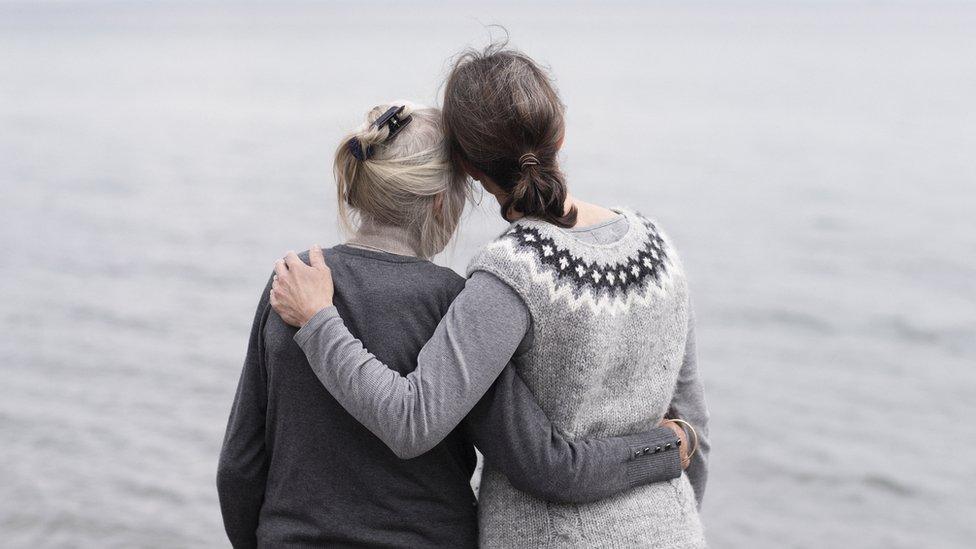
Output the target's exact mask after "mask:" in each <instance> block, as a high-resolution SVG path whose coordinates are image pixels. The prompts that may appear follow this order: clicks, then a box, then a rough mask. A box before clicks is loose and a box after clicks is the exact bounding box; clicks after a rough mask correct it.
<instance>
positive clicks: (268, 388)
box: [217, 246, 680, 547]
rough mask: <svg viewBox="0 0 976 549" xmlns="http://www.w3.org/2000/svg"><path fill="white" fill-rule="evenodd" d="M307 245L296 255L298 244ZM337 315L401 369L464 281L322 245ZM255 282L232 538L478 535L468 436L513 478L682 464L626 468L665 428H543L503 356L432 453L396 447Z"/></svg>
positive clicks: (666, 433) (563, 487)
mask: <svg viewBox="0 0 976 549" xmlns="http://www.w3.org/2000/svg"><path fill="white" fill-rule="evenodd" d="M303 258H304V257H303ZM326 260H327V261H328V263H329V266H330V267H331V269H332V273H333V277H334V278H335V281H336V287H337V292H336V296H335V304H336V307H337V309H338V311H339V312H340V313H341V314H342V318H343V319H344V321H345V323H346V326H347V327H348V329H349V330H350V332H351V333H352V334H354V335H355V336H356V337H357V338H358V339H359V340H361V341H362V342H363V344H364V345H365V346H366V347H367V348H369V349H370V351H371V352H372V353H373V354H374V355H375V356H377V357H379V358H381V359H382V361H383V362H384V363H385V364H387V365H388V366H389V367H390V368H392V369H395V370H396V371H397V372H398V373H399V374H400V375H406V374H408V373H409V372H411V371H412V370H413V369H414V368H415V367H416V364H417V355H418V353H419V352H420V349H421V348H422V347H423V346H424V344H425V343H426V342H427V340H428V339H429V338H430V337H431V336H432V335H433V333H434V330H435V328H436V327H437V325H438V322H439V321H440V319H441V317H443V316H444V314H445V313H446V312H447V310H448V307H449V306H450V304H451V302H452V300H453V299H454V297H455V296H456V295H457V294H458V293H459V292H460V291H461V290H462V288H463V287H464V279H462V278H461V277H460V276H458V275H457V274H455V273H454V272H453V271H451V270H449V269H445V268H442V267H437V266H435V265H433V264H432V263H430V262H428V261H424V260H421V259H417V258H412V257H406V256H399V255H392V254H386V253H381V252H372V251H367V250H361V249H356V248H350V247H348V246H337V247H336V248H333V249H331V250H327V251H326ZM268 289H269V288H265V292H264V293H263V294H262V297H261V301H260V303H259V305H258V309H257V313H256V315H255V320H254V326H253V328H252V331H251V338H250V342H249V345H248V351H247V357H246V359H245V364H244V369H243V372H242V374H241V379H240V383H239V386H238V391H237V395H236V398H235V401H234V405H233V408H232V410H231V415H230V420H229V422H228V426H227V433H226V436H225V439H224V445H223V449H222V451H221V456H220V465H219V469H218V479H217V484H218V491H219V495H220V503H221V510H222V512H223V517H224V525H225V528H226V530H227V534H228V537H229V538H230V540H231V542H232V543H233V544H234V546H235V547H253V546H269V547H287V546H308V545H316V546H369V547H384V546H386V547H474V546H476V545H477V524H476V508H475V505H476V502H475V498H474V495H473V494H472V492H471V489H470V486H469V479H470V477H471V474H472V472H473V470H474V466H475V456H474V452H473V448H472V446H471V444H472V443H475V444H477V445H478V447H479V448H480V449H481V450H482V451H483V452H484V453H485V455H486V458H487V459H489V460H491V461H492V463H493V464H496V466H497V467H499V468H500V469H501V470H502V471H504V472H505V473H506V475H508V476H509V477H510V478H511V479H512V482H513V483H516V484H517V485H518V486H519V487H520V488H521V489H523V490H526V491H528V492H531V493H534V494H536V495H538V496H540V497H543V498H549V499H553V498H559V499H561V500H566V501H574V500H580V501H583V500H590V499H593V498H595V497H599V496H600V495H603V494H605V493H607V491H608V490H609V491H610V492H611V493H612V492H616V491H621V490H625V489H627V488H629V487H632V486H634V485H636V484H639V483H647V482H655V481H659V480H667V479H671V478H675V477H677V476H679V475H680V465H679V464H678V457H677V452H676V451H671V452H667V453H662V454H657V455H653V454H652V455H650V456H647V458H646V459H644V460H642V461H641V462H640V463H639V465H640V466H639V467H635V465H636V464H635V462H634V461H633V459H632V455H631V453H632V452H633V450H634V448H638V447H644V446H652V447H653V446H656V445H659V444H662V443H663V442H664V441H667V442H671V441H673V439H674V437H673V434H672V433H671V432H670V430H668V429H663V428H654V429H651V430H650V431H648V432H647V433H642V434H640V435H633V436H629V437H618V438H606V439H582V440H575V441H574V440H569V439H567V438H566V437H564V436H563V435H562V434H561V433H559V432H558V431H556V430H555V429H553V427H552V425H551V423H549V420H548V419H547V418H546V416H545V414H544V412H542V410H541V409H540V408H539V406H538V405H537V404H536V402H535V401H534V400H533V398H532V395H531V393H530V392H529V390H528V388H527V387H526V386H525V385H524V384H523V383H522V381H521V379H520V378H519V377H518V376H517V375H516V374H515V373H514V370H512V368H511V367H508V368H506V369H505V371H503V373H502V375H501V376H500V378H499V380H498V381H497V382H496V383H495V385H494V386H493V387H492V388H491V389H490V390H489V392H488V393H487V394H486V395H485V396H484V398H482V400H481V402H479V403H478V405H477V406H476V407H475V408H474V410H472V413H471V414H470V415H469V417H468V419H467V420H466V421H465V422H464V423H462V425H461V426H460V427H459V428H458V429H456V430H454V431H453V432H452V433H450V435H448V436H447V438H445V439H444V440H443V441H442V442H441V443H440V444H438V445H437V446H435V447H434V448H433V449H432V450H430V451H429V452H427V453H425V454H423V455H421V456H419V457H415V458H413V459H406V460H402V459H399V458H398V457H397V455H396V454H394V453H393V452H392V451H391V450H390V449H389V448H387V446H386V445H384V444H383V442H381V441H380V440H379V439H378V438H376V437H375V436H374V435H373V434H372V433H370V432H369V431H368V430H367V429H366V428H365V427H363V426H362V425H361V424H360V423H359V422H358V421H356V419H354V418H353V417H352V416H350V415H349V414H348V413H346V411H345V410H344V409H343V408H342V407H341V406H340V405H339V403H338V402H336V400H335V399H334V398H333V397H332V395H330V394H329V393H328V392H327V391H326V390H325V389H324V388H323V387H322V385H321V384H320V383H319V381H318V379H316V377H315V375H314V373H313V372H312V369H311V368H310V367H309V365H308V362H307V360H306V358H305V354H304V353H303V352H302V350H301V349H300V348H299V347H298V345H296V344H295V343H294V341H293V339H292V338H293V336H294V334H295V332H296V330H295V329H294V328H291V327H289V326H287V325H286V324H285V323H284V322H283V321H282V320H281V318H280V317H278V315H277V314H276V313H275V312H274V311H273V310H271V308H270V306H269V304H268V299H267V296H268Z"/></svg>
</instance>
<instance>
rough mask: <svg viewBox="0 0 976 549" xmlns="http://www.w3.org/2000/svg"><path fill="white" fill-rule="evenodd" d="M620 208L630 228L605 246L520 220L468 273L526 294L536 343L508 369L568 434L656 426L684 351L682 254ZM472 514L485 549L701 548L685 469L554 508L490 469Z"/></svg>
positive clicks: (484, 251)
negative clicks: (477, 507)
mask: <svg viewBox="0 0 976 549" xmlns="http://www.w3.org/2000/svg"><path fill="white" fill-rule="evenodd" d="M619 211H620V212H621V213H622V214H623V215H624V216H626V218H627V222H628V224H629V229H628V232H627V233H626V234H625V235H624V236H623V237H622V238H621V239H619V240H618V241H617V242H614V243H612V244H610V245H598V244H590V243H586V242H582V241H580V240H578V239H576V238H575V237H574V236H573V235H572V233H570V232H567V231H564V230H562V229H559V228H558V227H555V226H553V225H551V224H548V223H544V222H541V221H538V220H530V219H525V220H520V221H518V222H516V223H513V224H512V226H511V227H510V228H509V230H508V231H506V233H505V234H503V235H502V236H501V237H500V238H499V239H497V240H496V241H495V242H493V243H491V244H489V245H488V246H486V247H485V248H483V249H482V251H481V252H480V253H479V254H478V255H477V256H476V257H475V258H474V260H472V263H471V265H470V267H469V269H468V271H469V274H470V273H471V272H473V271H478V270H482V271H487V272H489V273H491V274H494V275H495V276H497V277H499V278H500V279H501V280H503V281H504V282H506V283H507V284H509V285H510V286H511V287H512V288H513V289H514V290H515V291H516V292H518V293H519V295H520V296H521V297H522V298H523V299H524V300H525V302H526V304H527V305H528V308H529V310H530V313H531V315H532V323H533V324H532V329H533V342H532V346H531V348H530V349H529V351H528V352H527V353H525V354H524V355H522V356H520V357H518V358H517V360H516V366H517V367H518V370H519V373H520V375H521V376H522V378H523V379H524V380H525V381H526V383H527V384H528V385H529V387H530V388H531V389H532V392H533V394H534V395H535V396H536V398H537V399H538V400H539V404H540V405H541V406H542V407H543V409H545V411H546V413H547V415H548V416H549V418H550V419H551V420H552V421H553V423H554V424H555V425H556V426H557V427H558V428H559V429H561V430H563V431H564V432H566V433H567V434H569V435H571V436H578V437H582V436H609V435H622V434H631V433H636V432H640V431H643V430H646V429H647V428H648V427H649V426H652V425H656V424H657V423H658V422H660V420H661V419H662V418H663V416H664V414H665V413H666V412H667V408H668V405H669V403H670V401H671V397H672V395H673V393H674V389H675V385H676V383H677V376H678V372H679V370H680V367H681V363H682V360H683V358H684V349H685V341H686V338H687V333H688V331H687V330H688V321H689V319H688V316H689V308H688V289H687V283H686V281H685V277H684V272H683V270H682V267H681V263H680V261H679V260H678V256H677V254H676V252H675V250H674V248H673V246H672V245H671V244H670V242H669V240H668V239H667V238H666V237H665V236H664V235H663V234H662V232H661V231H660V230H659V229H658V227H657V225H656V224H655V223H653V222H651V221H650V220H648V219H646V218H644V217H642V216H640V215H638V214H635V213H633V212H630V211H626V210H619ZM480 514H481V516H480V523H481V524H480V528H481V544H482V546H485V547H669V548H671V547H703V546H704V537H703V534H702V530H701V523H700V521H699V518H698V513H697V511H696V508H695V498H694V493H693V491H692V489H691V485H690V484H689V483H688V480H687V478H686V477H684V476H682V477H681V478H679V479H676V480H674V481H671V482H667V483H658V484H654V485H648V486H642V487H639V488H636V489H634V490H631V491H628V492H626V493H623V494H619V495H617V496H614V497H612V498H608V499H606V500H603V501H600V502H596V503H591V504H584V505H562V504H554V503H548V502H545V501H542V500H538V499H536V498H534V497H532V496H530V495H528V494H525V493H522V492H519V491H518V490H516V489H514V488H513V487H512V486H511V485H510V484H509V482H508V480H507V479H506V478H505V476H504V475H502V474H501V473H499V472H498V471H496V470H494V469H492V468H491V467H490V464H489V466H488V467H486V469H485V475H484V478H483V481H482V488H481V503H480Z"/></svg>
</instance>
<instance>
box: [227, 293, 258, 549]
mask: <svg viewBox="0 0 976 549" xmlns="http://www.w3.org/2000/svg"><path fill="white" fill-rule="evenodd" d="M270 289H271V282H270V281H269V282H268V286H267V287H266V288H265V291H264V293H263V294H262V295H261V301H260V302H259V303H258V309H257V312H256V313H255V315H254V323H253V325H252V326H251V337H250V340H249V341H248V345H247V355H246V356H245V359H244V368H243V370H242V371H241V378H240V381H239V382H238V385H237V394H236V396H235V397H234V404H233V407H232V408H231V411H230V419H229V420H228V421H227V431H226V433H225V435H224V443H223V447H222V448H221V451H220V461H219V464H218V465H217V494H218V496H219V499H220V511H221V514H222V515H223V519H224V529H225V530H226V531H227V537H228V538H229V539H230V542H231V545H233V546H234V547H235V548H241V547H257V536H256V533H257V528H258V517H259V515H260V513H261V505H262V504H263V503H264V491H265V484H266V481H267V477H268V462H269V456H268V451H267V448H266V447H265V444H264V440H265V413H266V411H267V407H268V392H267V373H266V370H265V360H264V325H265V323H266V321H267V319H268V313H269V311H270V307H269V305H268V292H269V290H270Z"/></svg>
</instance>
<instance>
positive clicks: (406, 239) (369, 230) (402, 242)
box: [346, 219, 420, 257]
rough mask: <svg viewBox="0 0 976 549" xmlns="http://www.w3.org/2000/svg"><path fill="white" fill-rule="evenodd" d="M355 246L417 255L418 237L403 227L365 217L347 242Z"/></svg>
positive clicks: (397, 253)
mask: <svg viewBox="0 0 976 549" xmlns="http://www.w3.org/2000/svg"><path fill="white" fill-rule="evenodd" d="M346 244H347V245H349V246H352V247H354V248H365V249H367V250H378V251H381V252H387V253H391V254H396V255H406V256H411V257H417V256H418V254H417V250H418V249H419V248H420V247H419V246H418V244H419V243H418V242H417V237H416V236H414V235H413V234H411V233H410V231H409V230H407V229H404V228H403V227H395V226H393V225H386V224H383V223H378V222H376V221H373V220H370V219H364V220H363V222H362V224H361V225H360V226H359V230H357V231H356V234H354V235H353V236H352V238H350V239H349V240H348V241H347V242H346Z"/></svg>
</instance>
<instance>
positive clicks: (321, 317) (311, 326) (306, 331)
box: [294, 305, 339, 349]
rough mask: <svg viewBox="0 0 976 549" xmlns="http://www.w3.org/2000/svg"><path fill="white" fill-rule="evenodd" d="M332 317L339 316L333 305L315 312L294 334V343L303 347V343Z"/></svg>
mask: <svg viewBox="0 0 976 549" xmlns="http://www.w3.org/2000/svg"><path fill="white" fill-rule="evenodd" d="M333 318H339V311H338V309H336V308H335V305H330V306H328V307H326V308H324V309H322V310H321V311H319V312H317V313H315V316H313V317H312V318H310V319H309V320H308V322H306V323H305V325H304V326H302V329H301V330H298V332H297V333H296V334H295V338H294V339H295V343H297V344H298V346H299V347H302V348H303V349H304V347H305V343H307V342H308V340H309V338H310V337H312V335H314V334H315V332H317V331H318V330H319V328H321V327H322V326H323V325H325V323H326V322H328V321H330V320H332V319H333Z"/></svg>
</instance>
